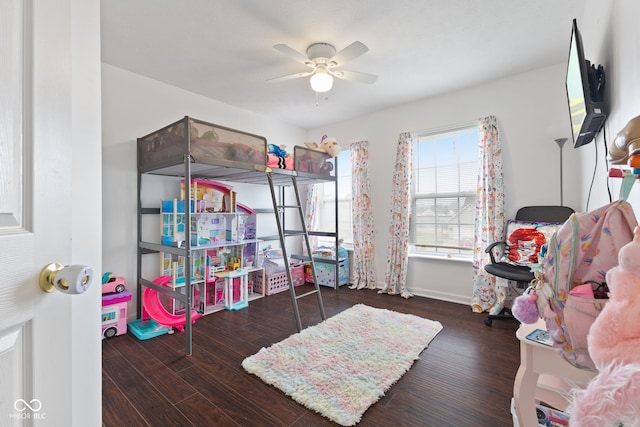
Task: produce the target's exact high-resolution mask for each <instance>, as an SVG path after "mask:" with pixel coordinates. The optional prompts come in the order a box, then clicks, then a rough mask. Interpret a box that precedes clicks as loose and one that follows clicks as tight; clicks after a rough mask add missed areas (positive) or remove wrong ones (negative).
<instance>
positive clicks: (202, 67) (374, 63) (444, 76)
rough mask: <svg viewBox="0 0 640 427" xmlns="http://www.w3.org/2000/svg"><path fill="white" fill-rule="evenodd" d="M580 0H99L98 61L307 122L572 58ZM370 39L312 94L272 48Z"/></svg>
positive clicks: (294, 66) (297, 67) (296, 66)
mask: <svg viewBox="0 0 640 427" xmlns="http://www.w3.org/2000/svg"><path fill="white" fill-rule="evenodd" d="M584 2H585V0H562V1H558V0H529V1H525V0H520V1H514V0H447V1H443V0H349V1H346V0H314V1H310V0H189V1H183V0H182V1H181V0H102V1H101V26H102V28H101V33H102V61H103V62H104V63H107V64H110V65H113V66H115V67H119V68H122V69H125V70H128V71H131V72H134V73H137V74H140V75H143V76H146V77H149V78H152V79H155V80H159V81H162V82H165V83H168V84H170V85H173V86H177V87H180V88H183V89H185V90H188V91H191V92H194V93H197V94H200V95H203V96H205V97H208V98H212V99H215V100H217V101H220V102H223V103H225V104H229V105H232V106H235V107H239V108H242V109H245V110H249V111H253V112H255V113H259V114H264V115H267V116H270V117H274V118H276V119H278V120H280V121H284V122H287V123H290V124H292V125H295V126H298V127H301V128H303V129H312V128H317V127H322V126H324V125H326V124H329V123H335V122H339V121H342V120H346V119H350V118H353V117H357V116H360V115H363V114H367V113H370V112H373V111H378V110H382V109H386V108H390V107H393V106H396V105H399V104H404V103H407V102H411V101H415V100H419V99H423V98H427V97H430V96H434V95H438V94H442V93H446V92H450V91H454V90H457V89H461V88H464V87H468V86H474V85H477V84H479V83H482V82H486V81H491V80H494V79H497V78H500V77H504V76H508V75H512V74H516V73H520V72H524V71H527V70H531V69H535V68H539V67H544V66H547V65H552V64H556V63H559V62H563V61H565V60H566V56H567V54H568V49H569V38H570V35H571V20H572V19H573V18H578V24H580V19H581V18H582V16H583V12H584ZM356 40H358V41H361V42H362V43H364V44H365V45H367V46H368V47H369V51H368V52H367V53H365V54H364V55H362V56H360V57H358V58H356V59H354V60H353V61H351V62H349V63H348V64H347V65H346V66H345V67H344V68H345V69H348V70H352V71H361V72H366V73H370V74H376V75H378V79H377V81H376V82H375V83H374V84H372V85H369V84H364V83H359V82H353V81H343V80H337V79H336V80H335V82H334V85H333V89H332V90H331V91H330V92H328V93H327V94H326V95H321V96H320V98H319V99H318V100H317V101H318V103H317V104H316V95H315V93H314V92H313V91H312V90H311V88H310V87H309V81H308V78H300V79H295V80H289V81H284V82H279V83H268V82H267V81H266V80H268V79H271V78H275V77H280V76H283V75H286V74H291V73H297V72H303V71H307V70H308V68H306V67H305V66H304V65H302V64H300V63H298V62H295V61H294V60H292V59H291V58H289V57H287V56H285V55H283V54H282V53H280V52H278V51H277V50H275V49H274V48H273V45H275V44H279V43H284V44H287V45H289V46H290V47H292V48H294V49H296V50H298V51H299V52H302V53H304V52H305V51H306V49H307V47H308V46H309V45H310V44H312V43H316V42H326V43H330V44H332V45H334V46H335V48H336V49H337V50H338V51H340V50H341V49H343V48H345V47H346V46H348V45H349V44H351V43H352V42H354V41H356Z"/></svg>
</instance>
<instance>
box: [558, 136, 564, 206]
mask: <svg viewBox="0 0 640 427" xmlns="http://www.w3.org/2000/svg"><path fill="white" fill-rule="evenodd" d="M565 142H567V138H558V139H556V144H558V148H560V206H564V200H563V197H562V187H563V186H562V147H564V143H565Z"/></svg>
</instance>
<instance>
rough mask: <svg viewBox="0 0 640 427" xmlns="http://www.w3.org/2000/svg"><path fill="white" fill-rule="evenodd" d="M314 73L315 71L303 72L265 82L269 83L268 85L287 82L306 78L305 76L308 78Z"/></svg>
mask: <svg viewBox="0 0 640 427" xmlns="http://www.w3.org/2000/svg"><path fill="white" fill-rule="evenodd" d="M314 72H315V71H305V72H302V73H295V74H288V75H286V76H282V77H276V78H273V79H269V80H267V82H269V83H277V82H284V81H287V80H293V79H298V78H300V77H307V76H310V75H311V74H313V73H314Z"/></svg>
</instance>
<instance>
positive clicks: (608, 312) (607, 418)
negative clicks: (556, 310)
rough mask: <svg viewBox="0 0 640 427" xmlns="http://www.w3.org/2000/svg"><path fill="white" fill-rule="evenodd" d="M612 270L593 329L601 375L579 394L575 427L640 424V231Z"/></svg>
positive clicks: (592, 348)
mask: <svg viewBox="0 0 640 427" xmlns="http://www.w3.org/2000/svg"><path fill="white" fill-rule="evenodd" d="M618 262H619V266H618V267H613V268H612V269H610V270H609V271H608V272H607V275H606V280H607V285H608V287H609V301H608V302H607V303H606V305H605V306H604V308H603V309H602V311H601V312H600V314H599V315H598V317H596V320H595V321H594V322H593V324H592V325H591V328H590V329H589V334H588V335H587V343H588V348H589V355H590V356H591V359H592V360H593V361H594V363H595V365H596V368H597V369H598V375H597V376H596V377H595V378H594V379H593V380H591V382H590V383H589V384H588V386H587V387H586V389H584V390H573V391H572V401H571V404H570V405H569V408H568V409H567V412H569V414H570V415H571V419H570V424H571V425H576V426H581V427H592V426H593V427H596V426H597V427H601V426H618V425H624V426H625V427H629V426H640V228H639V227H636V229H635V230H634V237H633V241H632V242H630V243H628V244H627V245H625V246H623V247H622V248H621V249H620V252H619V253H618Z"/></svg>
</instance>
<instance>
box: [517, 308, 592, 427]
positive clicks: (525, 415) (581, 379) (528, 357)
mask: <svg viewBox="0 0 640 427" xmlns="http://www.w3.org/2000/svg"><path fill="white" fill-rule="evenodd" d="M535 329H546V325H545V323H544V321H543V320H542V319H540V320H539V321H538V322H537V323H534V324H531V325H527V324H522V325H520V328H518V330H517V331H516V337H517V338H518V339H519V340H520V367H519V368H518V373H517V374H516V379H515V381H514V384H513V399H514V403H515V407H516V414H517V416H518V422H519V424H520V427H538V419H537V417H536V410H535V405H536V401H543V402H546V403H548V404H549V405H551V406H553V407H555V408H557V409H560V410H564V409H565V408H566V407H567V405H568V404H569V400H568V393H569V390H571V388H572V387H573V386H585V385H586V384H587V383H588V382H589V381H590V380H591V379H592V378H593V377H594V376H596V374H597V372H594V371H589V370H583V369H578V368H576V367H575V366H573V365H571V364H570V363H569V362H567V361H566V360H564V359H563V358H562V356H560V355H559V354H558V353H557V352H556V350H554V349H553V348H552V347H549V346H547V345H544V344H539V343H537V342H534V341H531V340H528V339H527V338H526V337H527V335H529V333H531V332H533V331H534V330H535Z"/></svg>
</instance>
